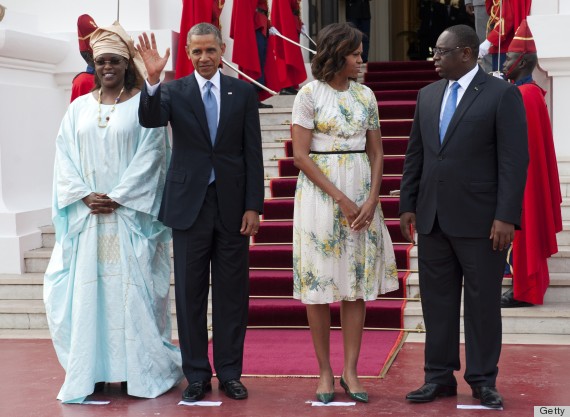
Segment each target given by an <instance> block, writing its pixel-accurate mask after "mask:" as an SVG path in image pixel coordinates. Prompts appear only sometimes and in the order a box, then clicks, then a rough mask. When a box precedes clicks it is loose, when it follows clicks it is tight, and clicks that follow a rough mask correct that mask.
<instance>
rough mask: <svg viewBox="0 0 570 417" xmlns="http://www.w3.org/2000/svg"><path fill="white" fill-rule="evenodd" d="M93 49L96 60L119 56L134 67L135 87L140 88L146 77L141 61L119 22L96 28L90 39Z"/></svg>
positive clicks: (132, 42) (131, 39) (129, 37)
mask: <svg viewBox="0 0 570 417" xmlns="http://www.w3.org/2000/svg"><path fill="white" fill-rule="evenodd" d="M90 44H91V48H92V49H93V58H94V59H97V57H98V56H99V55H102V54H115V55H120V56H122V57H123V58H126V59H128V60H129V61H130V63H131V65H134V68H135V71H136V73H137V82H136V86H137V87H138V88H141V87H142V85H143V83H144V80H145V78H146V76H147V74H146V69H145V66H144V63H143V60H142V58H141V56H140V54H139V51H138V50H137V49H136V48H135V42H134V41H133V38H131V36H130V35H129V34H128V33H127V32H126V31H125V29H123V27H122V26H121V24H120V23H119V22H115V23H113V24H112V25H111V26H108V27H104V28H101V27H100V28H98V29H97V30H95V32H93V34H92V35H91V39H90Z"/></svg>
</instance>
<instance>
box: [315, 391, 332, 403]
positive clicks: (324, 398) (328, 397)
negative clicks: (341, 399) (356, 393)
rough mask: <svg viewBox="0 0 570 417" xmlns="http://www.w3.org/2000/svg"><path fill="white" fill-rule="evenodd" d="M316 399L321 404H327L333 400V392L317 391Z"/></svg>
mask: <svg viewBox="0 0 570 417" xmlns="http://www.w3.org/2000/svg"><path fill="white" fill-rule="evenodd" d="M317 400H319V401H320V402H322V403H323V404H328V403H330V402H331V401H332V400H334V392H317Z"/></svg>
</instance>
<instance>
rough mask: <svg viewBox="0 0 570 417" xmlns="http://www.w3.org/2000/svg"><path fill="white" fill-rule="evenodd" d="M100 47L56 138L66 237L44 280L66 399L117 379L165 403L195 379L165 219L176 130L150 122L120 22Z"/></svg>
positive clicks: (58, 213)
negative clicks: (175, 316)
mask: <svg viewBox="0 0 570 417" xmlns="http://www.w3.org/2000/svg"><path fill="white" fill-rule="evenodd" d="M91 46H92V48H93V55H94V58H95V71H96V88H95V90H94V91H93V92H91V93H89V94H86V95H84V96H81V97H79V98H78V99H76V100H75V101H74V102H73V103H72V104H71V105H70V106H69V109H68V110H67V113H66V114H65V116H64V118H63V121H62V123H61V127H60V131H59V134H58V136H57V140H56V160H55V168H54V170H55V172H54V188H53V223H54V227H55V231H56V244H55V247H54V251H53V254H52V258H51V260H50V264H49V266H48V269H47V272H46V275H45V281H44V301H45V306H46V313H47V318H48V324H49V327H50V331H51V335H52V339H53V344H54V347H55V350H56V353H57V356H58V359H59V361H60V363H61V365H62V366H63V368H64V369H65V381H64V383H63V386H62V387H61V390H60V392H59V394H58V396H57V398H58V399H59V400H61V401H63V402H66V403H77V402H82V401H83V400H84V399H85V397H86V396H88V395H90V394H91V393H93V391H94V389H95V385H96V384H97V385H98V386H99V387H101V383H103V384H104V383H105V382H123V383H126V387H127V390H128V394H129V395H133V396H137V397H145V398H154V397H156V396H158V395H160V394H162V393H164V392H166V391H168V390H169V389H170V388H172V387H173V386H175V385H176V384H178V382H180V380H181V379H182V378H183V374H182V369H181V358H180V351H179V349H178V348H177V347H176V346H174V345H173V344H172V343H171V333H172V330H171V325H170V301H169V289H170V251H169V243H170V238H171V235H170V229H168V228H166V227H165V226H163V225H162V223H160V222H159V221H158V220H157V214H158V209H159V207H160V200H161V197H162V192H163V188H164V178H165V172H166V168H167V164H168V162H169V155H170V146H169V142H168V137H167V134H166V130H165V129H145V128H143V127H141V126H140V125H139V122H138V102H139V95H140V90H139V87H140V85H141V84H140V82H142V81H143V76H142V74H144V72H143V71H144V66H141V64H142V61H139V57H138V55H137V51H136V49H135V48H134V45H133V42H132V40H131V38H130V36H128V35H127V33H126V32H125V31H124V29H123V28H122V27H121V26H120V25H119V24H118V23H115V24H114V25H112V26H110V27H108V28H99V29H97V30H96V31H95V32H94V33H93V34H92V37H91ZM139 68H142V69H143V71H139ZM124 385H125V384H124Z"/></svg>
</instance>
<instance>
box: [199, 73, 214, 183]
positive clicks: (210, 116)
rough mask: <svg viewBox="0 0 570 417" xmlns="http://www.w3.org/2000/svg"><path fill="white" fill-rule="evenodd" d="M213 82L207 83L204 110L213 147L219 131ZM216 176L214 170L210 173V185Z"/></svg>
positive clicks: (203, 98)
mask: <svg viewBox="0 0 570 417" xmlns="http://www.w3.org/2000/svg"><path fill="white" fill-rule="evenodd" d="M213 85H214V84H212V82H211V81H207V82H206V92H205V93H204V97H202V100H204V109H205V110H206V120H207V121H208V130H209V131H210V140H211V141H212V146H214V143H215V142H216V133H217V131H218V102H217V101H216V96H215V95H214V93H213V92H212V86H213ZM215 178H216V176H215V175H214V168H212V172H211V173H210V180H209V182H208V183H209V184H211V183H212V182H213V181H214V179H215Z"/></svg>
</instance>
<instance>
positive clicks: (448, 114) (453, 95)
mask: <svg viewBox="0 0 570 417" xmlns="http://www.w3.org/2000/svg"><path fill="white" fill-rule="evenodd" d="M459 87H461V86H460V85H459V83H458V82H455V83H453V84H451V87H449V88H450V90H451V91H450V92H449V96H448V97H447V101H446V102H445V108H444V109H443V116H442V117H441V123H440V124H439V143H443V138H444V137H445V132H447V127H448V126H449V122H451V118H452V117H453V113H455V108H456V107H457V90H458V89H459Z"/></svg>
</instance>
